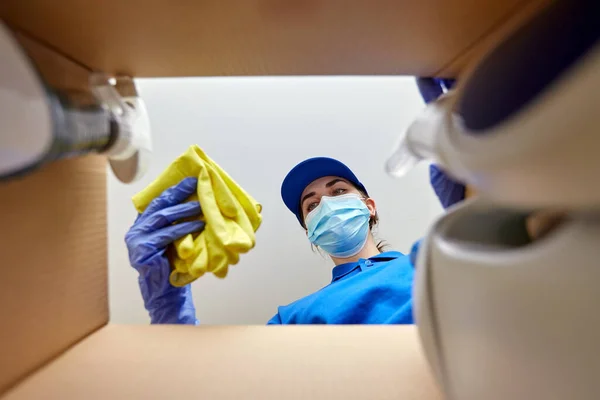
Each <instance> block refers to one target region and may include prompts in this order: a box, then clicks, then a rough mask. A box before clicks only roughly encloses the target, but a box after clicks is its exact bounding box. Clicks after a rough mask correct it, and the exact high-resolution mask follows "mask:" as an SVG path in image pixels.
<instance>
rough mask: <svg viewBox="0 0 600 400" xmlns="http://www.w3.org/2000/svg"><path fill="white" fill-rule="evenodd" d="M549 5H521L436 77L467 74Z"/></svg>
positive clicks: (539, 1)
mask: <svg viewBox="0 0 600 400" xmlns="http://www.w3.org/2000/svg"><path fill="white" fill-rule="evenodd" d="M549 3H550V1H549V0H530V1H528V2H526V3H524V4H522V5H521V7H520V8H519V10H518V12H514V13H513V14H512V15H510V16H509V17H507V18H506V20H505V21H503V23H502V24H498V26H495V27H494V28H493V29H490V31H489V33H488V34H487V35H485V36H482V37H481V40H480V41H478V42H477V43H476V44H475V45H473V46H472V47H470V48H467V49H465V51H464V52H462V53H461V54H460V55H459V56H458V57H457V58H456V59H454V60H453V61H452V62H451V63H448V64H447V65H446V66H445V67H444V68H443V69H442V70H440V71H438V72H437V73H436V74H435V75H436V76H446V75H452V74H453V71H460V73H461V75H463V74H467V73H468V72H469V71H468V70H469V69H470V68H473V67H474V66H475V65H476V64H477V62H478V61H479V60H481V58H482V57H484V56H485V54H486V53H487V52H488V51H489V50H490V49H493V48H494V47H495V46H496V45H497V44H498V43H499V42H501V41H502V40H504V39H505V38H506V37H507V36H508V35H510V33H512V32H514V31H515V30H516V29H518V28H519V27H521V26H522V25H523V24H526V23H527V21H529V20H530V19H531V18H532V17H534V16H535V15H537V13H538V12H539V11H540V10H542V9H543V8H544V7H545V6H546V5H548V4H549Z"/></svg>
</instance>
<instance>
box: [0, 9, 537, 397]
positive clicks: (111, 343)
mask: <svg viewBox="0 0 600 400" xmlns="http://www.w3.org/2000/svg"><path fill="white" fill-rule="evenodd" d="M192 3H193V5H192ZM192 3H188V4H185V5H173V4H171V5H168V6H167V5H165V4H166V3H164V2H160V1H158V0H156V1H151V2H143V1H141V0H140V1H137V0H136V1H132V2H125V3H124V2H118V3H117V2H112V1H109V2H108V3H107V2H94V3H90V2H85V1H78V0H69V1H67V2H62V3H61V7H56V6H55V5H54V4H53V3H50V2H45V1H42V0H39V1H29V2H21V1H17V0H14V1H13V0H6V1H3V2H2V3H1V4H0V17H2V19H3V20H5V21H7V22H8V23H9V24H10V25H11V26H12V27H13V28H16V29H17V30H18V32H19V33H18V34H19V38H20V40H21V41H22V43H23V45H24V46H26V47H27V49H28V51H29V52H30V54H31V55H32V57H33V58H34V59H35V60H36V62H37V63H38V66H39V68H40V69H41V72H42V73H43V75H44V77H45V79H47V80H48V82H49V83H51V84H52V85H55V86H56V87H61V88H75V89H81V88H85V87H86V86H87V73H88V72H89V71H90V70H92V69H97V70H103V71H106V72H109V73H125V74H129V75H132V76H137V77H140V76H201V75H206V76H213V75H328V74H329V75H332V74H347V75H353V74H362V75H368V74H398V73H402V74H414V75H444V76H456V75H457V74H459V73H460V72H461V71H463V70H464V67H465V65H467V64H468V61H469V60H470V59H472V58H474V57H476V55H477V54H480V53H481V51H483V50H482V49H484V48H485V46H484V45H482V43H486V40H488V38H489V37H490V34H491V33H493V32H498V31H499V30H501V29H500V28H502V27H505V26H507V22H508V21H512V23H516V22H514V21H522V18H525V17H523V15H527V13H525V12H524V10H529V11H528V12H529V13H532V12H534V11H533V10H536V9H537V8H539V7H541V5H542V4H544V3H547V1H544V0H531V1H518V0H512V1H504V2H499V1H498V2H486V3H485V4H482V3H481V2H479V1H475V0H461V1H458V2H454V3H449V2H436V4H435V5H432V4H431V3H427V2H416V3H414V4H413V3H411V4H410V5H407V4H406V3H405V2H395V1H392V2H384V3H382V4H381V5H380V6H378V7H371V5H372V3H371V2H370V1H366V0H365V1H357V2H353V3H352V4H349V3H347V2H321V1H310V2H304V3H302V4H303V5H302V6H300V5H295V6H293V5H289V6H282V5H281V3H280V2H276V1H266V0H252V1H249V2H245V3H244V4H243V5H241V3H239V2H233V0H231V1H225V2H218V1H215V2H208V1H206V2H192ZM189 7H191V9H190V8H189ZM34 10H35V12H34ZM182 21H183V22H182ZM283 21H285V24H284V23H283ZM107 27H109V28H107ZM73 32H77V34H73ZM250 33H251V34H250ZM492 36H493V35H492ZM105 185H106V164H105V161H104V159H103V158H101V157H86V158H82V159H75V160H69V161H62V162H59V163H55V164H53V165H50V166H48V167H46V168H44V169H42V170H40V171H37V172H35V173H34V174H32V175H30V176H28V177H26V178H24V179H22V180H19V181H17V182H14V183H10V184H6V185H5V184H3V185H2V187H0V194H1V195H0V208H1V209H2V210H9V211H10V212H12V214H11V215H8V214H7V213H3V215H2V223H1V225H2V226H3V229H4V232H5V234H4V235H3V241H2V246H3V247H2V254H3V255H4V257H5V262H4V264H5V265H10V266H11V267H10V268H3V269H2V281H3V282H5V285H4V286H5V287H4V289H3V290H2V291H0V296H1V297H0V299H1V300H2V303H3V304H5V306H4V307H2V308H1V309H0V314H1V315H0V318H1V319H2V320H3V322H4V325H3V328H2V329H1V330H0V332H1V333H0V338H2V340H1V341H0V343H1V344H0V354H2V355H3V356H2V357H0V393H2V392H4V391H6V390H8V389H11V388H12V389H11V390H10V391H9V392H7V394H6V396H5V398H11V399H25V398H135V397H142V398H143V397H148V396H153V395H155V397H161V396H162V397H171V398H184V397H185V396H194V397H203V398H248V397H251V398H290V399H292V398H298V399H301V398H316V399H318V398H323V399H330V398H335V397H344V398H373V397H375V396H373V390H374V389H373V386H375V387H376V389H375V390H377V393H378V394H380V395H379V397H381V398H407V399H413V398H414V399H421V398H424V399H437V398H440V397H439V393H438V391H437V389H436V388H435V384H434V383H433V381H432V378H431V375H430V373H429V369H428V367H427V366H426V364H425V360H424V357H423V355H422V353H421V351H420V347H419V344H418V337H417V334H416V329H415V327H412V326H411V327H343V328H342V327H302V328H300V327H294V328H292V327H285V328H272V327H232V328H197V327H191V328H190V327H175V326H173V327H169V326H163V327H157V326H118V325H110V324H109V325H106V324H107V321H108V307H107V299H106V295H107V275H106V266H107V259H106V257H107V255H106V243H107V238H106V215H107V214H106V201H105V199H106V186H105ZM58 188H60V190H58ZM8 232H10V234H9V233H8ZM236 384H239V386H235V385H236ZM249 393H250V395H248V394H249ZM255 394H256V395H255ZM198 395H200V396H198Z"/></svg>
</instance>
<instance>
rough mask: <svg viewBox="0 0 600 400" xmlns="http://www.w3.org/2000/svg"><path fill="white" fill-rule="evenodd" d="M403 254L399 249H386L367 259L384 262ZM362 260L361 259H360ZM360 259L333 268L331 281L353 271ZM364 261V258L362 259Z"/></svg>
mask: <svg viewBox="0 0 600 400" xmlns="http://www.w3.org/2000/svg"><path fill="white" fill-rule="evenodd" d="M403 255H404V254H402V253H400V252H399V251H386V252H384V253H380V254H377V255H376V256H373V257H370V258H369V260H371V261H373V262H385V261H392V260H394V259H396V258H398V257H402V256H403ZM361 260H362V259H361ZM361 260H359V261H355V262H350V263H345V264H340V265H337V266H336V267H334V268H333V271H332V278H331V282H335V281H337V280H339V279H341V278H343V277H344V276H345V275H348V274H349V273H350V272H352V271H354V270H355V269H356V268H357V267H358V266H359V264H360V262H361ZM362 261H364V260H362Z"/></svg>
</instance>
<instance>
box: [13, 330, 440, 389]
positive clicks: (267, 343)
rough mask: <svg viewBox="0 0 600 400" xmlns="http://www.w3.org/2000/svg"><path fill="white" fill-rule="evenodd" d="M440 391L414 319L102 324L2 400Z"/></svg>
mask: <svg viewBox="0 0 600 400" xmlns="http://www.w3.org/2000/svg"><path fill="white" fill-rule="evenodd" d="M42 398H43V399H65V400H66V399H86V400H93V399H147V398H153V399H210V400H225V399H231V400H234V399H235V400H240V399H260V400H270V399H273V400H282V399H285V400H293V399H298V400H305V399H315V400H332V399H345V400H349V399H368V400H372V399H403V400H417V399H418V400H437V399H441V396H440V394H439V392H438V390H437V388H436V386H435V384H434V383H433V380H432V378H431V375H430V373H429V370H428V367H427V366H426V364H425V361H424V359H423V356H422V353H421V351H420V347H419V343H418V338H417V333H416V328H415V327H414V326H345V327H342V326H295V327H294V326H283V327H271V326H249V327H248V326H246V327H242V326H237V327H194V326H164V325H163V326H118V325H108V326H106V327H104V328H102V329H101V330H100V331H98V332H96V333H95V334H93V335H91V336H90V337H89V338H87V339H86V340H84V341H83V342H81V343H79V344H78V345H76V346H75V347H74V348H73V349H71V350H69V351H67V352H66V353H65V354H64V355H63V356H61V357H60V358H58V359H57V360H56V361H54V362H53V363H51V364H49V365H48V366H46V367H44V368H43V369H42V370H40V371H39V372H38V373H36V374H34V375H33V376H31V377H30V378H29V379H27V380H26V381H25V382H23V383H22V384H20V385H19V386H17V387H16V388H15V389H13V390H12V391H10V392H9V393H7V395H6V396H5V397H3V400H20V399H42Z"/></svg>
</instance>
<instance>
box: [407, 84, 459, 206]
mask: <svg viewBox="0 0 600 400" xmlns="http://www.w3.org/2000/svg"><path fill="white" fill-rule="evenodd" d="M454 84H455V81H454V79H439V78H417V87H418V88H419V93H421V97H422V98H423V101H425V103H431V102H432V101H435V100H436V99H437V98H438V97H439V96H441V95H442V94H444V93H445V91H447V90H450V89H451V88H452V87H453V86H454ZM429 182H430V183H431V187H433V191H434V192H435V194H436V196H437V197H438V199H439V200H440V203H442V206H443V207H444V208H448V207H450V206H452V205H454V204H456V203H458V202H460V201H463V200H464V199H465V185H463V184H462V183H460V182H457V181H455V180H454V179H452V178H451V177H450V176H449V175H448V174H446V173H445V172H444V171H443V170H441V169H440V168H439V167H438V166H437V165H431V166H430V167H429Z"/></svg>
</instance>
